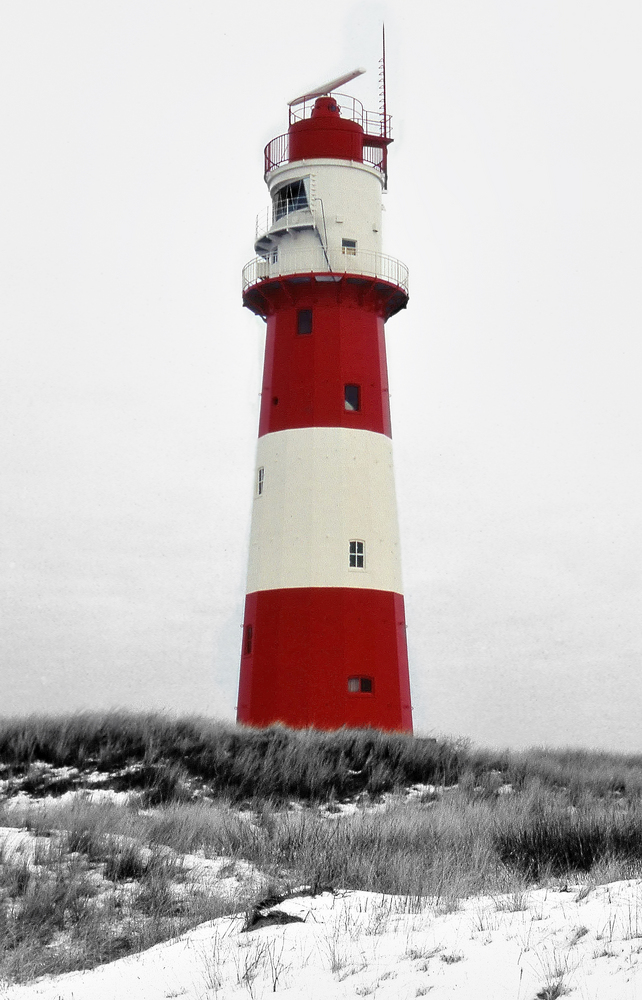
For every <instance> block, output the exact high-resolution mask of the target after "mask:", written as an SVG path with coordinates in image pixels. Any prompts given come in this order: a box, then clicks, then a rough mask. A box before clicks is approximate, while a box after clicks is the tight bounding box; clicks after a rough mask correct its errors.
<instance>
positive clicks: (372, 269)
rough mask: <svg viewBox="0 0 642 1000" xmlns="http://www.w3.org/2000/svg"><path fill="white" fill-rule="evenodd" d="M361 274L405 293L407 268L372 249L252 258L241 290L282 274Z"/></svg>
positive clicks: (320, 248) (309, 251) (308, 252)
mask: <svg viewBox="0 0 642 1000" xmlns="http://www.w3.org/2000/svg"><path fill="white" fill-rule="evenodd" d="M308 272H309V273H311V274H362V275H364V276H366V277H369V278H381V280H382V281H389V282H390V283H391V284H393V285H398V286H399V288H403V290H404V291H405V292H406V294H407V293H408V268H407V267H406V265H405V264H403V263H402V262H401V261H400V260H397V258H396V257H389V256H388V255H387V254H384V253H376V252H375V251H372V250H358V251H357V252H356V253H350V252H348V253H344V252H343V250H341V249H339V250H327V251H325V250H324V249H323V248H322V247H318V248H315V249H314V250H310V249H308V250H304V251H301V253H299V254H297V253H292V252H288V253H287V254H283V256H282V259H281V260H279V259H278V256H276V255H275V256H274V257H267V258H263V257H255V258H254V260H251V261H249V262H248V263H247V264H246V265H245V267H244V268H243V291H245V290H246V289H247V288H250V287H251V286H252V285H255V284H257V283H258V282H260V281H265V280H266V279H268V278H280V277H282V276H283V275H286V274H306V273H308Z"/></svg>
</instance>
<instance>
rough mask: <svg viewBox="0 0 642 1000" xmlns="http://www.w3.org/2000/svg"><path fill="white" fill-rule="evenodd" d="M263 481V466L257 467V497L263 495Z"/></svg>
mask: <svg viewBox="0 0 642 1000" xmlns="http://www.w3.org/2000/svg"><path fill="white" fill-rule="evenodd" d="M264 483H265V469H264V468H263V466H261V468H260V469H259V471H258V473H257V476H256V495H257V497H260V496H263V485H264Z"/></svg>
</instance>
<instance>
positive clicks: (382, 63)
mask: <svg viewBox="0 0 642 1000" xmlns="http://www.w3.org/2000/svg"><path fill="white" fill-rule="evenodd" d="M379 65H380V67H381V70H380V72H379V85H380V87H381V110H382V113H383V137H384V139H387V138H388V115H387V108H386V26H385V24H382V25H381V60H380V63H379Z"/></svg>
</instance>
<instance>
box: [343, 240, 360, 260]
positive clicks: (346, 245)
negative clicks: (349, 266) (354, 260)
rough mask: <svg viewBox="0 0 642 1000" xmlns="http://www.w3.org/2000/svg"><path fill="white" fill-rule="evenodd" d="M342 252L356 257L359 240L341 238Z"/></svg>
mask: <svg viewBox="0 0 642 1000" xmlns="http://www.w3.org/2000/svg"><path fill="white" fill-rule="evenodd" d="M341 252H342V253H347V254H350V256H351V257H354V256H355V255H356V253H357V241H356V240H341Z"/></svg>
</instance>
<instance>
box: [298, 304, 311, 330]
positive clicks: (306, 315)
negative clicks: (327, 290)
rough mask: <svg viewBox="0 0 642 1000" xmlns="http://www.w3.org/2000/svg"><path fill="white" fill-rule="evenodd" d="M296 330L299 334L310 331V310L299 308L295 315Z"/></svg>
mask: <svg viewBox="0 0 642 1000" xmlns="http://www.w3.org/2000/svg"><path fill="white" fill-rule="evenodd" d="M296 332H297V333H298V334H299V336H304V335H305V334H308V333H312V310H311V309H299V311H298V312H297V315H296Z"/></svg>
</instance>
